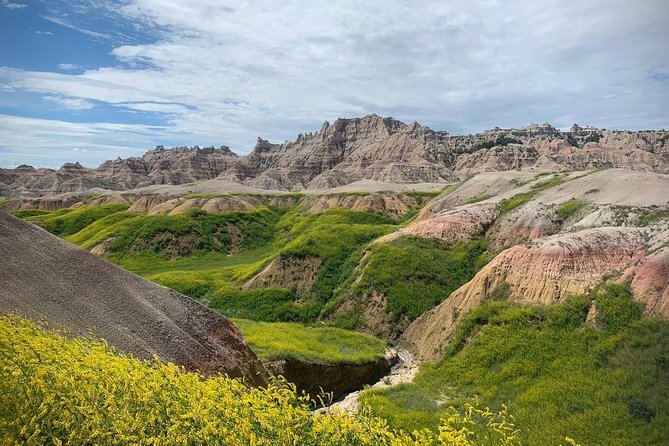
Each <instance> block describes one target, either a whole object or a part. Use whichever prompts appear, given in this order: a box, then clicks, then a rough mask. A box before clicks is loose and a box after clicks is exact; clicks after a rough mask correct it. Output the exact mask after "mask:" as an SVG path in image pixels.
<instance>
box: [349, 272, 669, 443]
mask: <svg viewBox="0 0 669 446" xmlns="http://www.w3.org/2000/svg"><path fill="white" fill-rule="evenodd" d="M592 299H594V301H595V302H596V307H597V309H598V311H599V313H600V314H599V316H598V322H599V323H598V325H600V326H602V327H603V328H602V329H601V330H600V329H596V328H595V327H593V326H591V325H590V324H588V323H586V322H585V319H586V315H587V313H588V309H589V307H590V303H591V298H590V297H583V296H582V297H574V298H571V299H568V300H567V301H565V302H564V303H561V304H556V305H554V306H551V307H539V306H521V305H518V304H513V303H510V302H508V301H504V300H501V301H500V300H497V301H488V302H485V303H484V304H482V305H481V306H479V307H477V308H475V309H474V310H472V311H471V312H470V313H468V314H467V315H466V316H465V317H463V318H462V320H461V322H460V324H459V325H458V328H457V332H456V335H455V339H454V340H453V342H452V343H451V347H450V350H449V351H448V352H447V353H446V354H445V356H444V357H443V359H442V360H441V361H439V362H437V363H434V364H427V365H425V366H424V367H422V368H421V371H420V373H419V375H418V376H417V377H416V379H415V381H414V383H412V384H407V385H400V386H396V387H393V388H390V389H387V390H373V391H365V392H363V394H362V396H361V398H362V401H363V402H364V403H366V404H369V405H370V407H371V410H372V413H374V414H375V415H377V416H381V417H383V418H385V419H387V420H388V421H389V423H390V425H391V426H392V427H395V428H404V429H409V430H410V429H414V428H419V427H427V426H435V425H437V423H438V422H439V419H440V418H443V417H444V415H445V414H446V413H447V410H446V407H448V406H449V405H455V407H463V404H464V403H466V402H467V401H471V400H472V398H473V395H478V396H479V398H480V400H481V402H482V403H483V404H485V405H490V406H491V407H493V408H494V407H502V404H504V403H506V402H508V403H509V407H510V410H511V411H512V412H513V413H514V415H515V419H516V423H517V426H518V427H519V428H520V429H522V431H523V437H524V439H525V440H526V442H527V444H529V445H545V444H557V443H559V442H560V440H561V439H562V438H564V437H565V436H566V435H570V436H571V437H573V438H575V439H576V440H577V441H578V442H580V443H582V444H587V445H611V444H616V445H639V444H658V445H659V444H664V442H665V441H666V439H667V438H669V403H668V401H669V324H668V323H667V322H665V321H661V320H659V319H653V318H642V317H641V306H640V305H639V304H638V303H636V302H634V301H633V300H632V299H631V297H630V292H629V290H627V289H626V288H623V287H621V286H618V285H609V286H608V287H606V288H605V289H604V290H603V291H600V292H596V293H594V294H593V296H592Z"/></svg>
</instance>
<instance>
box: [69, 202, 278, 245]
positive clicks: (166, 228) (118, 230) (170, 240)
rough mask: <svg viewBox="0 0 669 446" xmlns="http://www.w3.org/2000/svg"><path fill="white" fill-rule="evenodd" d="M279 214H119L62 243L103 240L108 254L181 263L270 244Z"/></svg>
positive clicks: (261, 210) (257, 211)
mask: <svg viewBox="0 0 669 446" xmlns="http://www.w3.org/2000/svg"><path fill="white" fill-rule="evenodd" d="M280 217H281V211H280V210H274V209H270V208H268V207H264V206H263V207H260V208H258V209H254V210H252V211H244V212H228V213H223V214H207V213H205V212H203V211H202V210H200V209H192V210H190V211H188V212H185V213H183V214H179V215H174V216H168V215H150V216H148V215H144V214H132V213H130V214H129V213H120V214H115V215H110V216H109V217H108V218H106V219H102V220H100V221H98V222H96V223H97V224H94V225H91V226H89V227H88V228H86V229H84V230H83V231H81V232H80V233H78V234H76V235H74V236H73V237H70V238H68V240H69V241H71V242H73V243H76V244H78V245H80V246H82V247H84V248H91V247H93V246H95V245H97V244H99V243H101V242H103V241H105V240H111V241H110V243H109V245H108V246H107V252H109V253H134V252H143V251H144V252H154V253H156V254H163V255H165V256H167V257H171V258H174V257H186V256H191V255H193V254H195V253H197V252H219V253H225V254H230V253H234V252H242V251H246V250H249V249H254V248H258V247H260V246H263V245H266V244H268V243H270V242H271V241H272V239H273V237H274V225H276V222H277V221H278V220H279V218H280Z"/></svg>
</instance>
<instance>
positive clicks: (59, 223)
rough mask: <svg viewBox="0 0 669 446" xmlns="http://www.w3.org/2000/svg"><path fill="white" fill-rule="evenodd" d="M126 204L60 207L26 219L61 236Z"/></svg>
mask: <svg viewBox="0 0 669 446" xmlns="http://www.w3.org/2000/svg"><path fill="white" fill-rule="evenodd" d="M128 207H129V206H128V205H125V204H109V205H105V206H82V207H80V208H77V209H69V208H68V209H60V210H58V211H55V212H50V213H48V214H39V215H33V216H31V217H24V218H26V220H29V221H32V222H35V223H38V224H40V225H41V226H42V227H44V229H46V230H47V231H49V232H51V233H52V234H55V235H58V236H60V237H67V236H69V235H72V234H75V233H77V232H79V231H81V230H82V229H84V228H86V227H87V226H89V225H91V224H92V223H94V222H95V221H97V220H100V219H102V218H104V217H106V216H108V215H111V214H115V213H118V212H122V211H125V210H126V209H128Z"/></svg>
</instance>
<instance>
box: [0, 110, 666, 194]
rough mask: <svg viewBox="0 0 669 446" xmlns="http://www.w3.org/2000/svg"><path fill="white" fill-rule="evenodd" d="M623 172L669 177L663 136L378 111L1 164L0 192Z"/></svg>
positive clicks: (316, 185) (282, 186)
mask: <svg viewBox="0 0 669 446" xmlns="http://www.w3.org/2000/svg"><path fill="white" fill-rule="evenodd" d="M523 168H532V169H538V170H541V169H548V170H553V171H555V170H568V171H574V170H588V169H596V168H625V169H633V170H641V171H652V172H658V173H669V132H666V131H641V132H628V131H606V130H599V129H595V128H590V127H588V128H581V127H578V126H576V125H575V126H574V127H572V129H571V130H570V131H568V132H561V131H558V130H556V129H555V128H553V127H551V126H550V125H548V124H544V125H542V126H538V125H536V124H531V125H530V126H528V127H526V128H523V129H499V128H495V129H493V130H488V131H486V132H483V133H480V134H476V135H465V136H459V135H451V134H449V133H447V132H440V131H434V130H431V129H430V128H428V127H425V126H422V125H420V124H418V123H415V122H414V123H411V124H405V123H403V122H400V121H398V120H395V119H393V118H383V117H380V116H376V115H370V116H366V117H364V118H356V119H337V120H336V121H335V122H334V123H333V124H330V123H328V122H325V123H324V124H323V126H322V128H321V129H320V130H319V131H318V132H316V133H309V134H300V135H298V137H297V139H296V140H295V141H292V142H286V143H284V144H272V143H270V142H268V141H266V140H263V139H261V138H258V142H257V144H256V146H255V148H254V149H253V151H252V152H251V153H250V154H249V155H247V156H237V155H236V154H234V153H233V152H231V151H230V149H228V148H227V147H225V146H223V147H221V148H218V149H216V148H213V147H210V148H199V147H193V148H185V147H182V148H176V149H171V150H166V149H164V148H162V147H159V148H157V149H156V150H151V151H149V152H147V153H146V154H145V155H144V156H142V157H137V158H128V159H117V160H115V161H106V162H104V163H103V164H102V165H101V166H100V167H98V168H97V169H87V168H84V167H82V166H81V165H79V164H76V163H75V164H70V163H68V164H65V165H64V166H63V167H61V168H60V169H58V170H53V169H34V168H32V167H30V166H19V167H17V168H16V169H0V196H4V197H12V196H19V195H23V196H43V195H53V194H58V193H63V192H85V191H90V190H96V189H99V190H130V189H135V188H143V187H147V186H151V185H161V184H172V185H175V184H185V183H190V182H193V181H201V180H212V179H218V180H219V181H222V182H226V183H230V184H243V185H245V186H247V187H255V188H260V189H265V190H284V191H285V190H304V189H307V190H313V189H328V188H334V187H339V186H344V185H347V184H350V183H354V182H356V181H362V180H370V181H379V182H384V183H389V184H398V183H443V182H451V181H454V180H455V179H456V177H457V178H464V177H467V176H468V175H471V174H474V173H479V172H489V171H512V170H516V169H523Z"/></svg>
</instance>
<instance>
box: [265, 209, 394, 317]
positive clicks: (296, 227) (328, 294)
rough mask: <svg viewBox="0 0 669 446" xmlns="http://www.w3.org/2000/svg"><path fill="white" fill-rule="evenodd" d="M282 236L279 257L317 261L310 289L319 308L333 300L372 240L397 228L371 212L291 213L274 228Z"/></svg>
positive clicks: (338, 210)
mask: <svg viewBox="0 0 669 446" xmlns="http://www.w3.org/2000/svg"><path fill="white" fill-rule="evenodd" d="M277 227H278V229H279V231H280V232H281V231H283V232H285V236H281V235H280V236H279V243H281V239H283V240H284V241H285V245H284V247H283V248H282V249H281V251H280V252H281V254H282V255H285V256H293V257H296V258H304V257H319V258H320V259H322V260H323V264H322V266H321V267H320V269H319V270H318V273H317V275H316V280H315V282H314V285H313V287H312V292H313V295H314V297H315V298H316V299H317V300H318V301H319V302H321V303H322V304H324V303H326V302H328V301H329V300H330V299H332V297H333V296H334V293H335V290H336V288H337V286H338V285H340V284H341V283H343V282H344V281H345V280H346V278H347V277H349V276H350V275H351V274H352V272H353V269H354V268H355V265H356V264H357V263H358V261H359V259H360V257H361V255H362V251H363V249H364V248H365V247H366V246H367V245H368V244H369V243H370V242H371V241H372V240H374V239H376V238H378V237H380V236H382V235H385V234H388V233H390V232H392V231H393V230H394V229H396V228H397V224H396V222H395V221H394V220H392V219H391V218H389V217H385V216H383V215H378V214H374V213H371V212H356V211H350V210H346V209H329V210H327V211H325V212H321V213H317V214H306V215H305V214H303V213H301V212H299V211H293V212H292V213H290V215H288V214H287V215H286V218H285V219H282V220H281V221H280V222H279V224H278V225H277Z"/></svg>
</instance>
